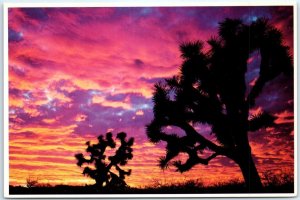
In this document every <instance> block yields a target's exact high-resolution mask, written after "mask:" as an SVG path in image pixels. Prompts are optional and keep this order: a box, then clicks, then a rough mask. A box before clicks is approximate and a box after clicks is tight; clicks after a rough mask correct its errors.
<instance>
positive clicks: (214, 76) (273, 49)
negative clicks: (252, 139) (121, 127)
mask: <svg viewBox="0 0 300 200" xmlns="http://www.w3.org/2000/svg"><path fill="white" fill-rule="evenodd" d="M218 35H219V36H218V37H215V38H212V39H210V40H209V41H207V43H208V45H209V46H210V48H209V50H208V51H204V49H203V42H201V41H196V42H188V43H184V44H181V45H180V51H181V57H182V58H183V63H182V65H181V66H180V73H179V75H177V76H174V77H172V78H169V79H165V80H164V81H162V82H159V83H157V84H155V91H154V96H153V102H154V108H153V112H154V119H153V121H152V122H151V123H150V124H149V125H147V135H148V138H149V140H150V141H151V142H153V143H157V142H160V141H165V142H166V143H167V146H166V155H165V157H162V158H160V161H159V165H160V167H161V168H166V167H168V165H169V164H171V165H173V166H175V167H176V168H177V171H179V172H185V171H188V170H190V169H191V168H192V167H193V166H195V165H197V164H204V165H208V163H209V162H210V161H211V160H212V159H214V158H216V157H217V156H226V157H228V158H230V159H232V160H233V161H234V162H235V163H237V164H238V166H239V167H240V169H241V171H242V174H243V177H244V180H245V183H246V187H247V190H248V191H249V192H260V191H261V190H262V183H261V179H260V177H259V175H258V172H257V169H256V166H255V163H254V162H253V159H252V154H251V148H250V145H249V141H248V132H249V131H256V130H259V129H260V128H263V127H268V126H272V125H273V122H274V120H275V117H274V116H272V115H271V114H269V113H267V112H261V113H259V114H257V115H255V116H249V109H250V108H251V107H252V106H254V105H255V99H256V98H257V97H258V96H259V95H260V94H261V92H262V89H263V87H264V86H265V84H266V83H267V82H269V81H271V80H273V79H274V78H276V77H277V76H278V75H280V74H281V73H284V74H286V75H292V73H293V66H292V61H291V56H290V55H289V52H288V50H289V48H288V47H287V46H284V45H283V43H282V34H281V32H280V31H279V30H277V29H276V28H274V27H273V26H272V25H271V24H270V23H269V22H268V20H266V19H258V20H257V21H255V22H252V23H251V24H249V25H247V24H243V23H242V22H241V21H240V20H235V19H234V20H232V19H226V20H224V21H223V22H221V23H220V26H219V31H218ZM255 51H258V52H259V53H260V56H261V63H260V66H259V70H260V72H259V75H258V77H257V79H256V82H255V84H254V86H253V87H252V88H251V89H250V92H248V93H246V92H247V91H246V81H245V76H246V75H245V74H246V71H247V60H248V59H249V57H250V55H251V53H253V52H255ZM197 124H208V125H210V126H211V130H212V134H214V135H215V137H216V139H217V142H214V141H211V140H208V139H206V138H205V137H204V136H203V135H202V134H201V130H200V131H197V130H196V129H195V126H194V125H197ZM168 126H174V127H178V128H180V129H182V130H183V131H184V132H185V135H184V136H180V135H179V134H175V133H173V134H170V133H167V132H166V131H165V130H166V129H165V128H166V127H168ZM204 150H208V151H204ZM181 152H183V153H186V154H187V155H188V159H187V160H186V161H185V162H182V161H181V160H177V161H171V160H172V159H173V158H175V157H176V156H177V155H178V154H179V153H181Z"/></svg>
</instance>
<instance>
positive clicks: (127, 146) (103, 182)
mask: <svg viewBox="0 0 300 200" xmlns="http://www.w3.org/2000/svg"><path fill="white" fill-rule="evenodd" d="M116 139H118V140H119V141H120V142H121V144H120V146H119V148H118V149H117V150H116V151H115V154H114V155H113V156H109V157H108V159H106V155H104V153H105V150H106V149H107V147H110V148H111V149H114V148H115V147H116V142H115V141H114V139H113V135H112V133H111V132H108V133H106V135H105V138H104V136H103V135H100V136H99V137H98V143H97V144H93V145H91V144H90V141H88V142H86V145H87V148H86V152H87V153H89V156H90V158H89V159H87V158H85V157H84V155H83V154H82V153H79V154H76V155H75V158H76V159H77V161H78V162H77V165H78V166H79V167H82V165H83V164H84V163H86V164H88V165H89V164H94V168H90V167H85V168H84V170H83V173H82V174H84V175H87V176H89V177H91V178H92V179H94V180H95V181H96V184H95V185H96V186H97V187H99V188H103V187H104V186H112V187H125V186H126V185H127V184H126V183H125V181H124V179H125V175H127V176H129V175H130V174H131V169H129V170H128V171H126V170H123V169H121V168H120V166H124V165H126V164H127V162H128V160H131V159H132V157H133V155H132V148H131V147H132V145H133V143H134V138H129V139H128V140H126V133H124V132H120V133H118V134H117V137H116ZM113 167H114V168H115V169H116V171H117V172H118V173H119V175H117V174H115V173H114V172H112V171H111V170H112V169H113Z"/></svg>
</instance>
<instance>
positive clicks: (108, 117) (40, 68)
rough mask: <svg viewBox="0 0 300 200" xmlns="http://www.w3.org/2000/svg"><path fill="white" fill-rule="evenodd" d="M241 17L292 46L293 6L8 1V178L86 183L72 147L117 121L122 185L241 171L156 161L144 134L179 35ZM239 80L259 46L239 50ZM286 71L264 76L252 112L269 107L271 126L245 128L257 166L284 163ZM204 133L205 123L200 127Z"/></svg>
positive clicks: (216, 177) (218, 177) (216, 163)
mask: <svg viewBox="0 0 300 200" xmlns="http://www.w3.org/2000/svg"><path fill="white" fill-rule="evenodd" d="M226 17H227V18H240V19H242V20H243V21H244V22H245V23H250V22H251V21H255V20H256V19H257V18H258V17H266V18H269V19H270V22H271V23H272V24H273V25H274V26H276V27H277V28H278V29H280V30H281V31H282V33H283V36H284V42H285V44H286V45H288V46H290V47H291V54H293V8H292V7H184V8H183V7H178V8H175V7H161V8H158V7H152V8H149V7H148V8H143V7H136V8H23V9H21V8H10V9H9V12H8V33H9V66H8V67H9V120H10V121H9V161H10V163H9V168H10V169H9V181H10V184H12V185H24V184H26V178H28V177H34V178H38V179H39V182H40V183H50V184H53V185H55V184H72V185H84V184H91V183H93V180H92V179H90V178H87V177H84V176H83V175H82V174H81V173H82V169H80V168H79V167H78V166H76V159H75V157H74V154H76V153H81V152H84V150H85V147H86V146H85V142H86V141H88V140H90V141H92V142H93V141H95V139H96V137H97V136H98V135H99V134H104V133H106V132H108V131H112V132H113V134H114V135H116V134H117V133H118V132H120V131H124V132H126V133H127V134H128V136H130V137H134V138H135V144H134V146H133V149H134V151H133V154H134V157H133V159H132V160H130V161H129V163H128V165H127V168H131V169H132V175H131V176H130V177H128V178H126V182H127V183H128V184H129V185H131V186H145V185H150V184H152V183H154V182H155V181H161V182H163V183H166V182H176V181H183V180H189V179H200V180H202V181H203V182H204V183H205V184H210V183H215V182H218V181H226V180H229V179H233V178H240V179H242V176H241V172H240V170H239V168H238V167H237V165H236V164H234V163H233V162H232V161H230V160H229V159H227V158H225V157H217V158H216V159H214V160H212V161H211V163H210V165H209V166H203V165H198V166H196V167H194V168H193V169H192V170H191V171H189V172H186V173H183V174H180V173H177V172H174V169H173V168H172V167H171V168H170V169H168V170H165V171H162V170H161V169H159V167H158V166H157V164H158V163H157V160H158V158H159V157H160V156H162V155H163V154H164V153H165V152H164V143H160V144H158V145H154V144H152V143H150V142H149V141H148V139H147V137H146V134H145V125H146V124H148V123H150V122H151V120H152V118H153V114H152V107H153V103H152V100H151V98H152V92H153V85H154V83H156V82H157V81H159V80H162V79H163V78H167V77H171V76H172V75H175V74H177V72H178V69H179V66H180V64H181V62H182V60H181V59H180V52H179V48H178V45H179V44H180V43H182V42H186V41H194V40H203V41H205V40H208V39H209V38H210V37H211V36H214V35H217V29H218V22H220V21H222V20H224V19H225V18H226ZM248 64H249V68H248V72H247V81H248V85H249V87H251V86H252V84H253V81H255V77H256V76H257V75H258V73H259V71H258V68H257V67H258V66H259V53H258V52H257V53H254V54H253V55H251V58H250V59H249V60H248ZM293 104H294V100H293V80H292V79H291V78H287V77H285V76H283V75H281V76H279V77H278V78H276V79H275V80H273V81H272V82H270V83H269V84H267V85H266V87H265V88H264V90H263V95H261V96H260V97H259V98H258V100H257V106H256V107H255V108H253V110H251V113H252V114H253V113H257V112H259V111H260V110H261V109H264V110H266V111H269V112H270V113H273V114H275V115H276V116H277V117H278V119H277V120H276V121H275V122H276V126H275V127H274V128H267V129H262V130H260V131H258V132H255V133H249V137H250V141H251V146H252V151H253V156H254V160H255V162H256V165H257V168H258V171H259V173H263V172H264V171H265V170H273V172H279V170H283V171H285V172H289V173H292V171H293V165H294V162H293V159H294V153H293V151H294V139H293V138H294V127H293V125H294V124H293V123H294V112H293ZM201 132H202V133H204V135H205V136H206V137H212V136H211V135H209V132H210V128H209V127H203V130H202V131H201Z"/></svg>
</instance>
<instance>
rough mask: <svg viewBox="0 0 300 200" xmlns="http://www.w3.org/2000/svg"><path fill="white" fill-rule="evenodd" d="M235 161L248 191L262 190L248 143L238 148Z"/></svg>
mask: <svg viewBox="0 0 300 200" xmlns="http://www.w3.org/2000/svg"><path fill="white" fill-rule="evenodd" d="M238 149H239V150H238V152H237V158H236V159H235V161H236V163H237V164H238V165H239V167H240V169H241V171H242V174H243V177H244V180H245V184H246V187H247V189H248V192H250V193H259V192H262V190H263V186H262V183H261V179H260V177H259V174H258V172H257V169H256V166H255V163H254V161H253V158H252V155H251V148H250V146H249V144H248V145H247V148H238Z"/></svg>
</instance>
